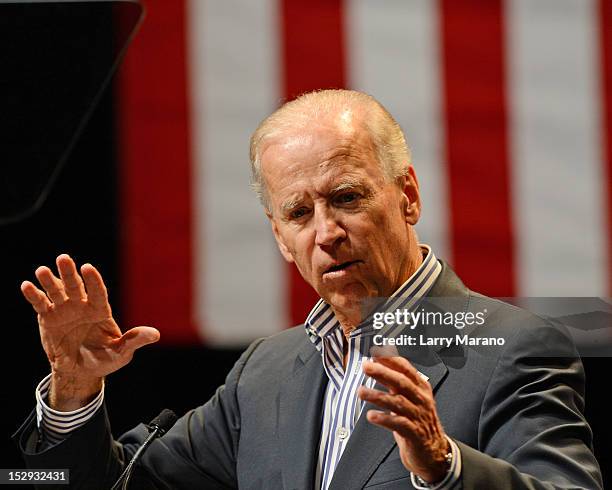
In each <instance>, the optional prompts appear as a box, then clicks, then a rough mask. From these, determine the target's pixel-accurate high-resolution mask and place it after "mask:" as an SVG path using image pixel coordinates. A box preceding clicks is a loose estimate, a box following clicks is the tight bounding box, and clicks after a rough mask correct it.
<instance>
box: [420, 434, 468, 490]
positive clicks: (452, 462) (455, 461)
mask: <svg viewBox="0 0 612 490" xmlns="http://www.w3.org/2000/svg"><path fill="white" fill-rule="evenodd" d="M445 439H446V441H447V442H448V452H446V453H445V454H444V456H443V461H444V462H443V463H442V467H443V468H444V471H443V472H441V471H440V470H439V469H437V466H438V459H437V458H436V463H435V464H434V465H433V466H431V467H428V468H427V469H426V470H424V471H419V473H418V474H417V473H415V472H414V471H413V472H411V474H410V480H411V482H412V485H413V487H414V488H416V489H419V490H426V489H436V490H441V489H443V488H444V489H447V488H451V486H452V485H454V483H455V482H456V481H457V480H458V478H459V477H460V475H461V456H460V453H459V448H458V447H457V445H456V444H455V442H454V441H452V439H450V438H449V437H448V436H445ZM434 466H435V467H436V469H434V470H431V469H433V468H434ZM430 470H431V471H430ZM423 477H426V478H423ZM434 478H435V479H434Z"/></svg>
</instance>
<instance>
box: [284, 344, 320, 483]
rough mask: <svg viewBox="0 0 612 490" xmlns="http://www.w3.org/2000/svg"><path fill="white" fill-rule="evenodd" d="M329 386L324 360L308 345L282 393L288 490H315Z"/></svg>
mask: <svg viewBox="0 0 612 490" xmlns="http://www.w3.org/2000/svg"><path fill="white" fill-rule="evenodd" d="M326 386H327V376H326V374H325V371H324V369H323V363H322V362H321V356H320V355H319V353H318V351H317V350H316V349H315V348H314V346H313V345H312V344H311V343H310V342H308V345H306V346H305V347H304V348H303V349H302V351H301V352H300V355H299V356H298V358H297V359H296V364H295V368H294V370H293V373H292V374H291V375H289V376H288V377H287V379H285V381H284V382H283V385H282V387H281V390H280V421H279V440H280V455H281V458H282V460H283V464H282V471H283V486H284V488H285V489H287V490H288V489H304V488H313V486H314V467H315V466H314V464H315V457H316V455H317V451H318V448H319V438H320V431H321V417H322V401H323V395H324V393H325V388H326Z"/></svg>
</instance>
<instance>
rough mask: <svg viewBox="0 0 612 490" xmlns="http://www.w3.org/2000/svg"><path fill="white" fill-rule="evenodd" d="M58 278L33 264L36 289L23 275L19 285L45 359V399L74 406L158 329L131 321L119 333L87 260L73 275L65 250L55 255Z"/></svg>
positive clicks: (57, 405) (65, 406) (60, 406)
mask: <svg viewBox="0 0 612 490" xmlns="http://www.w3.org/2000/svg"><path fill="white" fill-rule="evenodd" d="M56 263H57V268H58V270H59V278H58V277H57V276H55V275H54V274H53V272H52V271H51V269H49V268H48V267H44V266H43V267H39V268H38V269H37V270H36V273H35V274H36V278H37V279H38V281H39V282H40V285H41V286H42V289H43V290H44V292H43V290H41V289H39V288H37V287H36V286H35V285H34V284H32V283H31V282H29V281H24V282H23V283H22V284H21V291H22V293H23V295H24V296H25V298H26V299H27V300H28V302H29V303H30V304H31V305H32V307H33V308H34V311H36V313H38V325H39V329H40V338H41V341H42V345H43V348H44V350H45V353H46V354H47V357H48V359H49V362H50V363H51V373H52V377H51V392H50V395H49V403H50V405H51V408H54V409H57V410H63V411H67V410H75V409H77V408H80V407H82V406H83V405H85V404H86V403H87V402H89V401H90V400H91V399H92V398H93V397H95V395H96V394H97V393H98V392H99V391H100V389H101V387H102V380H103V378H104V376H106V375H108V374H110V373H112V372H114V371H116V370H118V369H120V368H122V367H123V366H125V365H126V364H127V363H129V362H130V361H131V359H132V356H133V355H134V351H135V350H136V349H138V348H140V347H142V346H144V345H147V344H150V343H153V342H156V341H157V340H158V339H159V332H158V331H157V330H156V329H154V328H151V327H135V328H132V329H131V330H128V331H127V332H125V333H124V334H122V333H121V329H120V328H119V326H118V325H117V323H116V322H115V320H114V319H113V315H112V311H111V307H110V304H109V303H108V295H107V292H106V287H105V285H104V281H103V280H102V276H101V275H100V273H99V272H98V271H97V270H96V268H95V267H94V266H92V265H90V264H85V265H83V266H82V267H81V275H79V273H78V271H77V268H76V265H75V263H74V261H73V260H72V259H71V258H70V257H69V256H68V255H66V254H63V255H60V256H59V257H58V258H57V261H56Z"/></svg>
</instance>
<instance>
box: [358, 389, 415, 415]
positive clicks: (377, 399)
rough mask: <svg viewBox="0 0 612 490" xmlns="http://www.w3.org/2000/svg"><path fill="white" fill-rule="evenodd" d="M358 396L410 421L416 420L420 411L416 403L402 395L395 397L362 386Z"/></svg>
mask: <svg viewBox="0 0 612 490" xmlns="http://www.w3.org/2000/svg"><path fill="white" fill-rule="evenodd" d="M357 396H359V398H361V399H362V400H365V401H367V402H370V403H373V404H374V405H376V406H377V407H379V408H382V409H383V410H388V411H391V412H395V413H396V414H398V415H402V416H404V417H408V418H410V419H414V418H416V414H417V412H418V409H417V407H416V406H415V405H414V403H412V402H410V401H409V400H408V399H407V398H406V397H404V396H402V395H393V394H391V393H387V392H384V391H380V390H375V389H372V388H366V387H365V386H360V387H359V389H358V390H357Z"/></svg>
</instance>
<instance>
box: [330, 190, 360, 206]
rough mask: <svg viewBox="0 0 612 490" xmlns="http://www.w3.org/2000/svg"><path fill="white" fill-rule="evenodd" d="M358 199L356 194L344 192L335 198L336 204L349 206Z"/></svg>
mask: <svg viewBox="0 0 612 490" xmlns="http://www.w3.org/2000/svg"><path fill="white" fill-rule="evenodd" d="M358 198H359V195H358V194H357V193H356V192H346V193H344V194H340V195H339V196H338V197H336V202H338V203H340V204H349V203H352V202H354V201H356V200H357V199H358Z"/></svg>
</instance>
